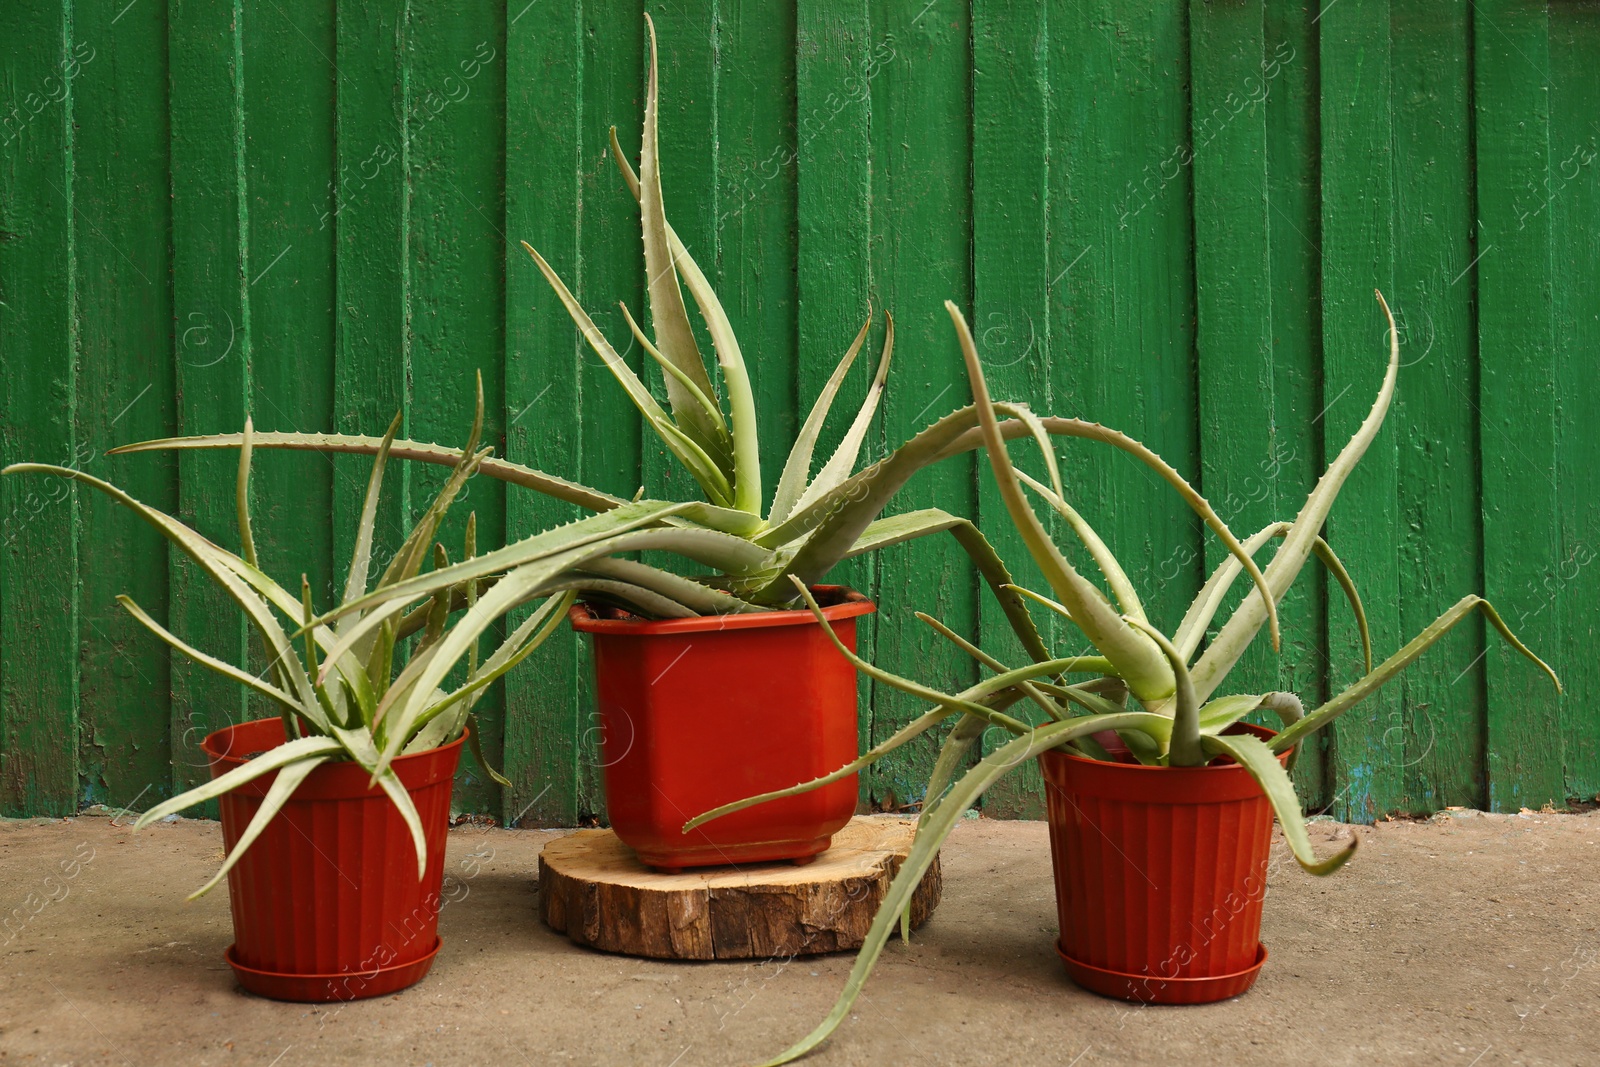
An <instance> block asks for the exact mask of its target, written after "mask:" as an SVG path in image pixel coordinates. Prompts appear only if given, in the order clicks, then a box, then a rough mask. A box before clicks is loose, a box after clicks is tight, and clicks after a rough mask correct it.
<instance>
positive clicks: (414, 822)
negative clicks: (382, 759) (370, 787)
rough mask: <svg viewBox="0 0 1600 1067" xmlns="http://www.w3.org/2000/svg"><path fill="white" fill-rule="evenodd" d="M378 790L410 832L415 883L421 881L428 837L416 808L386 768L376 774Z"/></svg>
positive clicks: (398, 780) (426, 865) (396, 779)
mask: <svg viewBox="0 0 1600 1067" xmlns="http://www.w3.org/2000/svg"><path fill="white" fill-rule="evenodd" d="M378 788H379V789H382V790H383V791H384V792H385V793H387V794H388V795H389V799H390V800H391V801H393V802H394V806H395V808H396V809H397V810H398V811H399V812H400V818H401V819H402V820H403V821H404V822H405V824H406V829H407V830H410V831H411V847H412V848H413V849H415V850H416V853H417V881H419V882H420V881H422V880H423V879H424V878H426V877H427V876H428V837H427V835H426V834H425V833H423V830H422V817H421V816H419V815H418V814H417V806H416V804H414V803H412V801H411V794H410V793H408V792H406V787H405V786H404V785H402V784H401V782H400V779H399V778H398V777H396V775H395V773H394V770H393V769H392V768H389V767H387V766H385V767H382V768H381V769H380V770H379V772H378Z"/></svg>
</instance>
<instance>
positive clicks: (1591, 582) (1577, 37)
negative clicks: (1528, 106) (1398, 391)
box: [1546, 4, 1600, 797]
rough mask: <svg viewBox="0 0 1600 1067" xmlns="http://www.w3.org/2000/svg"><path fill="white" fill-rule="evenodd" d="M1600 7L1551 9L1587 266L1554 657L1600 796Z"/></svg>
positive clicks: (1565, 390)
mask: <svg viewBox="0 0 1600 1067" xmlns="http://www.w3.org/2000/svg"><path fill="white" fill-rule="evenodd" d="M1597 55H1600V8H1596V7H1594V6H1582V5H1576V4H1570V5H1565V4H1564V5H1559V6H1553V7H1552V8H1551V9H1550V71H1551V79H1550V86H1551V89H1550V97H1551V99H1550V185H1551V201H1550V207H1549V209H1548V210H1549V212H1550V217H1551V222H1550V229H1551V240H1552V248H1551V258H1552V261H1553V262H1555V263H1557V264H1571V265H1573V266H1576V267H1578V268H1579V269H1563V270H1558V271H1556V272H1555V273H1554V284H1555V359H1556V364H1555V372H1556V396H1557V397H1559V398H1560V406H1559V408H1558V421H1557V424H1556V429H1557V442H1556V449H1557V451H1556V483H1557V485H1559V486H1560V488H1561V494H1560V497H1559V500H1560V509H1561V511H1560V534H1559V536H1560V542H1559V555H1558V557H1557V559H1558V562H1557V564H1556V572H1555V576H1554V585H1555V588H1554V589H1553V590H1551V589H1550V588H1549V587H1548V585H1547V586H1546V592H1547V593H1550V594H1551V595H1553V597H1554V599H1555V602H1556V604H1555V607H1556V611H1557V624H1558V626H1559V627H1560V637H1561V644H1560V645H1559V646H1551V651H1552V652H1553V653H1554V654H1555V656H1556V657H1557V658H1556V659H1555V660H1554V661H1552V664H1553V666H1554V667H1555V669H1556V671H1557V672H1558V673H1559V674H1560V675H1561V681H1562V682H1563V683H1564V684H1565V685H1566V687H1567V693H1566V696H1564V697H1562V703H1561V734H1562V740H1563V743H1564V745H1565V763H1566V767H1567V782H1566V794H1567V796H1570V797H1594V796H1596V795H1597V794H1600V664H1597V663H1596V661H1595V657H1594V656H1593V654H1592V650H1593V649H1594V647H1595V645H1596V640H1597V638H1600V632H1597V627H1600V618H1597V617H1596V613H1595V610H1594V606H1595V604H1597V603H1600V566H1595V565H1594V564H1595V561H1596V558H1597V557H1600V440H1597V439H1596V435H1595V432H1594V427H1593V423H1592V421H1591V420H1592V417H1593V416H1592V413H1593V412H1594V411H1596V410H1600V375H1596V374H1595V372H1594V353H1595V352H1597V351H1600V273H1597V272H1596V271H1595V270H1593V269H1584V268H1583V265H1584V264H1588V265H1590V266H1591V268H1592V265H1593V264H1596V263H1600V130H1597V129H1596V127H1595V125H1594V121H1595V116H1596V115H1600V79H1597V78H1596V77H1595V76H1594V61H1595V57H1596V56H1597Z"/></svg>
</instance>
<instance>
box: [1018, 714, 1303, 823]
mask: <svg viewBox="0 0 1600 1067" xmlns="http://www.w3.org/2000/svg"><path fill="white" fill-rule="evenodd" d="M1230 729H1231V730H1234V731H1235V732H1242V733H1249V734H1254V735H1255V736H1256V737H1258V738H1260V739H1261V740H1263V741H1270V740H1271V739H1272V738H1274V737H1276V736H1277V734H1278V732H1277V731H1276V730H1273V729H1271V728H1270V727H1266V726H1257V725H1256V724H1254V723H1247V722H1240V723H1235V724H1234V725H1233V727H1230ZM1291 751H1292V750H1291ZM1277 756H1278V760H1279V762H1280V763H1281V762H1284V761H1286V760H1288V758H1289V752H1280V753H1278V754H1277ZM1039 770H1040V771H1041V772H1042V773H1043V775H1044V779H1045V783H1046V785H1047V786H1048V787H1051V788H1056V789H1062V788H1066V787H1067V782H1068V778H1069V776H1070V777H1071V778H1072V780H1073V781H1075V782H1076V783H1078V784H1077V785H1076V786H1074V787H1073V788H1083V789H1087V790H1090V791H1092V792H1093V793H1094V794H1095V795H1098V796H1105V797H1115V798H1119V799H1122V800H1126V801H1132V802H1137V803H1152V804H1209V803H1213V802H1215V801H1219V800H1244V799H1248V798H1250V797H1258V796H1261V795H1262V791H1261V786H1260V784H1259V783H1257V782H1256V780H1255V777H1254V776H1253V775H1252V774H1251V773H1250V772H1249V770H1248V769H1246V768H1245V767H1244V766H1243V765H1242V764H1239V763H1236V762H1234V761H1232V760H1231V759H1230V760H1229V761H1228V762H1226V763H1220V764H1215V765H1211V764H1208V765H1206V766H1202V767H1147V766H1145V765H1144V764H1142V763H1108V762H1107V761H1105V760H1097V759H1090V758H1089V757H1087V756H1077V755H1074V754H1072V753H1071V752H1067V751H1065V750H1063V749H1059V748H1052V749H1046V750H1045V751H1043V752H1041V753H1039Z"/></svg>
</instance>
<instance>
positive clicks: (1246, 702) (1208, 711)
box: [1200, 693, 1262, 734]
mask: <svg viewBox="0 0 1600 1067" xmlns="http://www.w3.org/2000/svg"><path fill="white" fill-rule="evenodd" d="M1261 701H1262V697H1261V695H1260V694H1259V693H1235V694H1234V695H1232V696H1225V697H1218V698H1217V699H1215V700H1213V701H1210V702H1209V703H1207V704H1206V705H1205V706H1204V707H1202V708H1201V709H1200V731H1201V732H1202V733H1208V734H1218V733H1221V732H1222V731H1223V730H1226V729H1227V728H1228V727H1230V726H1232V725H1233V724H1234V723H1236V722H1238V721H1239V720H1240V719H1242V718H1244V717H1245V716H1246V715H1248V714H1250V713H1251V712H1252V711H1255V710H1256V709H1257V708H1259V707H1260V706H1261Z"/></svg>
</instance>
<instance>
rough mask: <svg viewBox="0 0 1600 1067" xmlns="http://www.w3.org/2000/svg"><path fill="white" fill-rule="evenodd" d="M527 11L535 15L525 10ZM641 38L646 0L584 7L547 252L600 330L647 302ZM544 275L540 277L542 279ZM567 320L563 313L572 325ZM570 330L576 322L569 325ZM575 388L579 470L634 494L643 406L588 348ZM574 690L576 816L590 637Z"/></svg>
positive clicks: (596, 779)
mask: <svg viewBox="0 0 1600 1067" xmlns="http://www.w3.org/2000/svg"><path fill="white" fill-rule="evenodd" d="M529 17H530V18H531V17H532V15H530V16H529ZM646 62H647V59H646V56H645V46H644V13H643V6H642V3H638V2H630V3H627V4H593V5H589V4H586V5H584V8H583V53H582V63H583V86H582V92H583V100H582V108H583V110H582V112H581V114H580V115H579V116H578V118H579V125H578V138H579V140H578V143H579V145H580V146H581V149H580V158H581V160H582V170H581V172H580V174H581V178H582V180H581V183H580V185H579V188H578V196H579V208H578V211H579V231H578V249H579V252H578V258H577V259H575V260H574V261H572V262H571V263H568V264H559V263H554V261H552V265H553V266H555V267H556V269H557V270H560V271H562V272H563V274H562V276H563V277H564V278H566V279H567V284H568V285H569V286H574V288H573V291H574V292H575V293H577V295H578V299H579V300H581V301H582V302H583V306H584V307H585V308H587V309H588V311H589V314H590V316H591V317H592V318H593V319H594V321H595V324H596V325H598V326H599V327H600V329H601V330H603V331H605V334H606V336H608V337H611V338H616V339H619V340H620V339H621V338H625V337H631V334H629V332H628V327H627V323H626V322H625V321H624V320H623V318H622V314H621V312H619V311H618V310H617V302H618V301H627V303H628V306H629V307H630V308H634V309H638V308H642V307H643V306H644V259H643V256H642V254H641V247H642V246H641V245H640V236H639V234H640V230H639V205H638V203H637V202H636V201H635V200H634V199H633V195H632V194H631V193H630V192H629V191H628V188H627V186H626V185H624V184H623V181H622V178H621V177H620V176H619V175H618V174H617V167H616V164H615V163H614V162H613V161H612V159H611V153H610V148H609V142H608V141H607V137H606V130H607V129H608V128H609V127H611V126H615V127H616V128H617V139H618V143H619V144H621V145H622V148H623V151H625V152H627V153H628V158H630V159H631V160H633V161H634V165H635V168H637V166H638V160H639V139H640V131H641V130H642V128H643V122H644V77H645V65H646ZM542 281H543V280H542V279H541V283H542ZM539 313H540V314H541V315H549V316H551V317H552V318H564V317H565V312H563V311H562V310H561V305H560V304H558V303H556V302H555V301H554V300H553V299H551V298H550V297H548V296H546V297H545V298H544V302H543V303H542V304H541V305H540V312H539ZM570 321H571V320H570V319H569V320H568V323H569V328H570ZM574 332H576V331H574ZM581 358H582V360H583V363H582V371H581V377H580V381H579V389H580V391H581V393H582V396H583V431H582V432H583V447H582V455H583V462H582V468H581V477H580V478H579V480H580V481H582V482H583V483H584V484H585V485H592V486H595V487H596V488H599V489H604V490H606V491H608V492H612V493H616V494H618V495H619V496H632V495H633V493H634V490H636V489H637V488H638V487H639V486H640V485H641V484H643V482H642V468H641V461H640V450H641V429H640V424H639V413H638V411H637V409H635V408H634V406H633V405H632V403H630V402H629V401H628V399H627V396H626V395H625V394H624V393H623V391H622V389H621V388H620V387H619V386H618V385H617V382H616V379H615V378H613V377H612V376H611V372H610V371H608V370H606V369H605V366H604V365H603V364H601V362H600V360H599V358H598V357H596V356H595V355H594V353H593V352H590V351H589V350H588V349H587V348H585V349H584V350H583V352H582V356H581ZM627 358H628V361H629V363H630V364H631V365H632V366H633V369H634V371H635V372H642V369H643V365H644V363H645V361H646V360H645V356H644V353H643V352H641V351H639V350H638V348H637V346H635V347H634V348H632V349H630V350H629V355H628V357H627ZM579 648H580V650H581V657H582V659H581V666H580V675H581V677H582V678H583V680H584V685H585V689H584V691H583V692H582V693H580V695H579V701H580V707H581V709H582V718H581V720H580V726H581V729H580V730H579V732H578V733H577V735H576V736H575V737H573V738H572V739H571V742H570V746H571V747H570V748H569V749H568V750H567V751H568V754H569V755H568V758H570V759H572V760H573V761H574V762H575V764H576V773H577V787H578V792H577V798H576V801H575V804H576V809H577V813H578V820H579V822H580V823H582V822H585V821H592V820H593V819H594V818H596V817H597V816H598V815H599V814H601V813H603V812H604V811H605V801H604V798H603V796H602V793H601V785H600V781H601V768H600V758H599V752H598V744H599V739H600V727H599V718H598V715H597V710H596V704H595V699H594V690H593V685H592V679H593V672H594V667H593V662H592V660H591V658H590V655H589V646H588V643H587V642H586V641H585V642H580V644H579Z"/></svg>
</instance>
